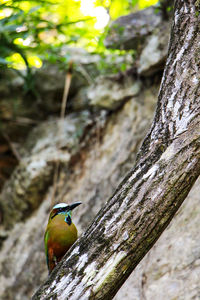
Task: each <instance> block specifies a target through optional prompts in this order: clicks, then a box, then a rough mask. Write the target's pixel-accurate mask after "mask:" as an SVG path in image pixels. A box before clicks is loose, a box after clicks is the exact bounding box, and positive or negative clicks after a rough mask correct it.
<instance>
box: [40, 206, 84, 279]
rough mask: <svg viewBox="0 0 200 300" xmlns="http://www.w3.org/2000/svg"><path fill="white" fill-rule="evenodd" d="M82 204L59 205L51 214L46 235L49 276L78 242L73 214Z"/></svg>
mask: <svg viewBox="0 0 200 300" xmlns="http://www.w3.org/2000/svg"><path fill="white" fill-rule="evenodd" d="M80 204H81V202H75V203H73V204H71V205H68V204H66V203H59V204H56V205H55V206H54V207H53V209H52V210H51V212H50V216H49V221H48V224H47V228H46V231H45V235H44V243H45V253H46V260H47V266H48V269H49V274H50V273H51V271H52V270H53V269H54V268H55V266H56V265H57V263H58V262H59V261H60V260H61V259H62V257H63V256H64V255H65V253H66V252H67V250H68V249H69V248H70V247H71V246H72V245H73V243H74V242H75V241H76V240H77V237H78V235H77V229H76V226H75V225H74V224H73V223H72V217H71V212H72V210H73V209H74V208H75V207H77V206H78V205H80Z"/></svg>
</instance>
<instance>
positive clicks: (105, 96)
mask: <svg viewBox="0 0 200 300" xmlns="http://www.w3.org/2000/svg"><path fill="white" fill-rule="evenodd" d="M138 14H139V15H138ZM138 16H139V17H138ZM143 17H144V18H143ZM154 17H155V20H154ZM134 18H135V20H136V21H137V20H138V22H140V23H141V24H142V25H141V30H139V29H138V30H139V31H138V32H139V33H138V36H137V38H139V35H141V40H142V41H143V42H142V44H141V45H142V46H141V48H140V51H139V56H138V61H140V63H138V65H137V73H140V74H143V75H145V76H146V77H145V78H141V77H138V76H132V75H124V77H123V80H122V78H121V77H119V78H118V79H117V77H116V76H108V75H106V76H103V77H102V76H101V77H97V78H96V79H95V80H94V81H93V83H87V84H83V85H82V87H80V86H79V88H78V90H77V93H76V92H75V89H74V94H73V93H72V94H73V97H72V96H71V97H72V98H70V99H71V101H72V99H75V98H76V100H77V102H76V103H77V106H76V105H75V106H76V107H78V110H79V111H76V112H73V107H72V106H71V111H70V113H68V114H67V116H66V118H65V119H64V120H59V119H58V118H55V116H54V113H52V116H51V118H49V119H48V120H44V121H43V122H41V124H40V125H38V126H36V127H35V128H34V129H33V130H31V131H30V132H29V136H28V137H27V139H26V141H24V140H23V143H22V144H21V147H20V148H19V149H20V150H19V154H20V157H21V160H20V162H19V164H18V166H17V167H16V169H15V170H14V172H13V173H12V175H11V177H10V179H9V180H7V182H6V184H5V185H4V187H3V189H2V192H1V194H0V217H1V230H0V247H1V248H0V282H1V284H0V299H2V300H12V299H16V300H27V299H30V298H31V296H32V294H33V293H34V291H36V289H37V288H38V287H39V285H40V284H41V283H42V282H43V281H44V280H45V278H46V277H47V267H46V261H45V255H44V246H43V235H44V231H45V226H46V223H47V218H48V214H49V210H50V208H51V206H52V205H53V204H54V203H56V202H60V201H64V202H68V203H71V202H74V201H81V202H83V204H82V205H81V206H80V209H79V214H74V215H73V220H74V222H75V223H76V224H77V227H78V229H79V234H81V233H82V232H83V231H85V230H86V228H87V226H88V225H89V223H90V222H91V221H92V219H93V218H94V217H95V215H96V213H97V212H98V211H99V209H100V208H101V207H102V206H103V204H104V203H105V202H106V200H107V199H108V197H110V196H111V194H112V193H113V192H114V190H115V189H116V187H117V185H118V184H119V183H120V182H121V180H122V179H123V177H124V176H125V174H126V173H127V172H128V171H129V170H130V169H131V168H132V167H133V165H134V161H135V159H136V153H137V151H138V149H139V147H140V144H141V142H142V139H143V138H144V136H145V134H146V132H147V130H148V128H149V127H150V124H151V120H152V118H153V113H154V110H155V105H156V101H157V95H158V90H159V83H160V75H157V74H155V72H156V71H157V70H161V69H162V64H163V62H164V59H165V56H166V51H167V50H166V49H167V38H165V37H164V33H166V36H167V34H168V32H169V29H166V32H165V26H167V24H168V23H167V21H163V22H164V25H163V24H162V26H163V27H162V26H161V27H160V28H161V29H160V31H162V30H163V39H162V38H160V37H159V32H160V31H159V28H158V26H160V25H159V24H161V20H162V17H161V15H155V14H154V8H151V9H148V10H145V11H144V12H143V13H142V12H140V13H137V14H136V15H130V16H128V17H123V18H122V19H119V20H118V21H116V22H121V23H123V24H126V23H125V20H126V21H127V22H129V21H130V28H131V29H128V28H129V27H126V29H125V30H124V31H123V32H122V36H121V37H120V38H121V39H122V40H121V41H122V44H123V43H124V46H123V47H126V45H127V32H128V31H129V33H131V32H132V34H133V41H134V39H135V34H134V32H133V30H134V29H133V23H134V21H131V20H134ZM141 18H142V19H141ZM122 21H123V22H122ZM147 23H148V26H149V27H148V26H147V25H145V24H147ZM131 26H132V27H131ZM142 27H143V28H144V29H143V31H142ZM147 27H148V28H147ZM134 28H135V27H134ZM168 28H169V26H168ZM123 35H124V36H123ZM112 38H113V37H112V35H111V37H109V38H108V39H110V40H111V39H112ZM115 38H116V39H117V37H115ZM115 42H116V41H115ZM110 43H111V42H110ZM116 43H117V42H116ZM128 44H129V43H128ZM133 44H134V43H133ZM133 44H131V43H130V45H133ZM158 44H162V45H163V52H162V49H160V48H159V47H160V46H159V45H158ZM130 47H132V49H133V47H135V46H130ZM134 49H135V48H134ZM151 49H154V50H152V51H155V52H154V53H152V54H153V55H152V57H151V59H150V62H148V64H147V63H146V62H145V61H147V60H148V59H149V57H150V55H149V51H150V50H151ZM158 49H159V50H158ZM157 50H158V52H157ZM163 53H164V54H163ZM87 57H88V56H87ZM95 59H96V58H95V57H92V58H91V61H93V64H95V62H96V61H95ZM161 61H162V63H160V62H161ZM87 62H88V60H86V63H87ZM54 71H55V70H53V71H52V74H54ZM41 72H43V71H42V70H41ZM48 75H49V76H51V73H49V74H48ZM149 75H150V76H149ZM59 76H61V74H60V75H59ZM63 76H64V73H63ZM63 76H61V78H60V80H61V81H62V79H63ZM63 82H64V80H63ZM48 84H49V82H48ZM48 84H46V83H45V85H43V86H41V91H42V89H43V91H45V92H44V95H47V94H48V93H49V94H48V95H52V94H53V95H55V94H56V95H58V94H57V92H55V94H54V92H53V91H52V90H51V88H53V86H51V87H49V86H48ZM59 84H60V87H59V89H63V86H62V85H63V84H61V82H59ZM56 89H57V87H55V89H54V91H55V90H56ZM50 91H51V92H52V93H50ZM56 91H57V90H56ZM4 92H5V91H4ZM5 93H6V92H5ZM7 93H8V91H7ZM46 93H47V94H46ZM42 95H43V92H41V96H42ZM52 99H53V98H51V100H52ZM50 103H53V102H51V101H50ZM75 106H74V107H75ZM74 109H75V108H74ZM42 114H43V112H41V115H42ZM44 114H45V112H44ZM44 119H45V118H44ZM56 169H58V173H57V178H58V180H57V184H56V185H55V182H54V178H55V174H56V173H55V170H56ZM199 184H200V182H199V181H198V182H196V184H195V185H194V187H193V189H192V191H191V192H190V194H189V196H188V197H187V199H186V200H185V203H184V205H183V206H182V207H181V209H180V210H179V213H178V214H177V216H176V217H175V218H174V219H173V221H172V223H171V224H170V226H169V227H168V228H167V230H166V231H165V232H164V234H163V235H162V236H161V238H160V239H159V240H158V242H157V243H156V245H155V246H154V247H153V248H152V249H151V251H150V252H149V253H148V255H147V256H146V257H145V258H144V259H143V261H142V262H141V263H140V265H139V266H138V267H137V268H136V270H135V271H134V272H133V273H132V274H131V276H130V278H129V279H128V280H127V282H126V283H125V284H124V286H123V287H122V288H121V289H120V290H119V292H118V293H117V295H116V296H115V299H116V300H118V299H127V300H129V299H130V300H136V299H137V300H143V299H147V300H152V299H156V300H157V299H158V300H159V299H164V300H165V299H166V300H167V299H183V300H185V299H187V300H189V299H199V298H200V290H199V278H200V246H199V239H200V234H199V228H200V219H199V207H200V206H199V204H200V203H199V201H200V198H199ZM53 195H54V196H53ZM94 242H95V241H94ZM77 300H78V299H77Z"/></svg>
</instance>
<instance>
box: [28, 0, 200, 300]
mask: <svg viewBox="0 0 200 300" xmlns="http://www.w3.org/2000/svg"><path fill="white" fill-rule="evenodd" d="M174 10H175V11H174V22H173V25H172V32H171V40H170V45H169V55H168V59H167V63H166V67H165V71H164V74H163V79H162V83H161V89H160V93H159V97H158V105H157V110H156V114H155V118H154V121H153V124H152V127H151V129H150V131H149V133H148V135H147V136H146V138H145V140H144V142H143V145H142V147H141V149H140V152H139V154H138V157H137V162H136V166H135V168H134V169H133V170H131V171H130V173H129V174H128V175H127V176H126V178H125V179H124V180H123V182H122V183H121V185H120V186H119V187H118V189H117V190H116V192H115V193H114V195H113V196H112V197H111V198H110V199H109V201H108V202H107V204H106V206H105V207H104V208H102V209H101V211H100V212H99V214H98V215H97V217H96V218H95V220H94V221H93V223H92V224H91V225H90V226H89V228H88V229H87V230H86V232H85V234H83V236H82V237H81V238H80V239H79V240H78V241H77V242H76V243H75V244H74V246H73V247H72V248H71V249H70V251H69V252H68V254H66V257H65V258H64V259H63V261H62V262H61V263H60V264H59V266H58V267H57V268H56V269H55V270H54V271H53V272H52V274H51V276H50V277H49V278H48V280H47V281H46V283H45V284H44V285H43V286H42V287H41V288H40V289H39V290H38V292H36V294H35V295H34V296H33V299H34V300H36V299H59V300H61V299H70V300H72V299H73V300H83V299H84V300H86V299H104V300H105V299H112V297H113V296H114V295H115V294H116V292H117V291H118V289H119V288H120V287H121V285H122V284H123V282H124V281H125V280H126V279H127V278H128V276H129V275H130V273H131V272H132V271H133V270H134V268H135V267H136V266H137V264H138V263H139V262H140V261H141V259H142V258H143V257H144V255H145V254H146V253H147V252H148V251H149V249H150V248H151V247H152V246H153V244H154V243H155V242H156V240H157V239H158V238H159V236H160V235H161V233H162V232H163V231H164V229H165V228H166V226H167V225H168V224H169V222H170V220H171V219H172V218H173V216H174V214H175V213H176V212H177V210H178V208H179V207H180V205H181V204H182V202H183V201H184V199H185V198H186V196H187V194H188V192H189V191H190V189H191V187H192V185H193V184H194V182H195V180H196V179H197V177H198V176H199V174H200V135H199V133H200V105H199V104H200V93H199V91H200V89H199V87H200V80H199V72H200V70H199V61H200V57H199V53H200V51H199V50H200V49H199V36H198V33H199V24H200V17H199V14H198V11H199V8H198V2H197V1H196V2H195V1H194V0H188V1H181V0H179V1H175V8H174Z"/></svg>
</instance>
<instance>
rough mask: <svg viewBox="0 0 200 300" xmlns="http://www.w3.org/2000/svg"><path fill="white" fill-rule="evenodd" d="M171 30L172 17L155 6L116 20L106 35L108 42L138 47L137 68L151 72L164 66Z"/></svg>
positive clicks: (148, 74)
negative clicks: (167, 16) (165, 16)
mask: <svg viewBox="0 0 200 300" xmlns="http://www.w3.org/2000/svg"><path fill="white" fill-rule="evenodd" d="M169 33H170V19H163V14H162V12H161V11H160V10H158V9H156V7H154V6H152V7H149V8H147V9H145V10H142V11H139V12H136V13H132V14H129V15H127V16H123V17H120V18H118V19H117V20H115V21H114V22H113V23H112V24H111V27H110V31H109V34H108V36H107V38H106V42H105V44H106V46H107V47H109V48H116V49H125V50H128V49H132V50H135V51H136V66H137V72H138V74H140V75H143V76H150V75H152V74H154V73H155V72H157V71H160V70H163V68H164V64H165V60H166V56H167V50H168V40H169Z"/></svg>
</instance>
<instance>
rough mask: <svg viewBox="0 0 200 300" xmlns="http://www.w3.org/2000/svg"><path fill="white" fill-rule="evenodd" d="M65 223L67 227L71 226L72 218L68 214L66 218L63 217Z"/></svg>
mask: <svg viewBox="0 0 200 300" xmlns="http://www.w3.org/2000/svg"><path fill="white" fill-rule="evenodd" d="M65 222H66V223H67V224H68V225H71V224H72V218H71V216H70V215H69V214H67V216H66V217H65Z"/></svg>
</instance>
